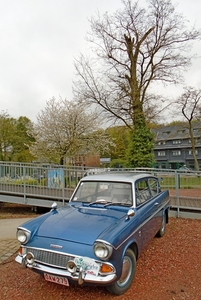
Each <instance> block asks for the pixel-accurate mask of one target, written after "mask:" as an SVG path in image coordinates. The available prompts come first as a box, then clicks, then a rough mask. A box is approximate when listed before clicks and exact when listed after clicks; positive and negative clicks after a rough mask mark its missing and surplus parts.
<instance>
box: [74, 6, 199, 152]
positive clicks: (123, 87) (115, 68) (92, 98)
mask: <svg viewBox="0 0 201 300" xmlns="http://www.w3.org/2000/svg"><path fill="white" fill-rule="evenodd" d="M122 2H123V5H124V6H123V9H122V10H118V11H116V12H115V13H114V14H113V15H111V16H110V15H109V14H108V13H106V14H104V15H103V17H102V18H101V17H100V16H99V15H97V17H96V18H92V19H91V20H90V25H91V33H89V34H88V37H87V39H88V41H89V42H90V43H91V45H92V50H93V53H94V55H93V56H92V57H90V58H87V57H85V56H84V55H81V57H80V58H79V59H77V60H76V62H75V68H76V71H77V74H78V78H79V80H78V82H76V85H75V87H74V91H75V95H76V97H77V99H78V98H79V99H80V101H83V102H85V103H88V104H92V103H95V104H97V105H99V106H100V107H101V108H102V109H103V111H104V112H105V114H106V115H107V116H110V117H111V118H112V119H113V120H119V121H121V122H123V123H124V124H125V125H126V126H128V127H129V128H130V129H131V130H135V128H136V127H139V126H140V127H142V126H143V127H146V118H145V117H146V116H145V105H147V103H146V102H147V101H149V99H150V97H149V95H148V90H149V88H150V87H151V86H152V85H153V83H158V82H162V83H164V84H171V83H173V84H176V83H179V82H181V81H182V71H183V70H186V68H187V67H189V65H190V62H191V58H192V57H191V56H190V55H189V53H190V46H191V44H192V43H191V42H192V41H194V40H196V39H198V38H199V37H200V32H199V31H197V30H196V29H195V28H190V29H189V30H188V29H187V28H186V22H185V19H184V18H183V17H182V16H181V15H180V14H178V13H176V11H175V7H174V6H173V5H172V4H171V1H170V0H150V1H149V7H148V8H147V9H144V8H141V7H139V5H138V2H136V3H135V2H133V1H131V0H124V1H122ZM151 98H152V99H153V97H151ZM155 100H156V101H157V102H156V103H158V102H159V100H160V97H159V98H158V99H156V98H155ZM150 105H151V104H150ZM157 107H159V111H160V109H161V105H159V104H158V105H157ZM157 107H155V109H156V108H157ZM150 150H151V149H147V151H148V152H149V151H150Z"/></svg>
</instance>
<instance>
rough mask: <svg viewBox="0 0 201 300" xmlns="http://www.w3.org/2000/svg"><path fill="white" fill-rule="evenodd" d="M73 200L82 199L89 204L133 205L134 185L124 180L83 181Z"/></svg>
mask: <svg viewBox="0 0 201 300" xmlns="http://www.w3.org/2000/svg"><path fill="white" fill-rule="evenodd" d="M71 201H81V202H85V203H88V204H89V205H93V204H96V203H97V204H98V203H102V204H104V205H109V204H112V205H114V204H116V205H118V204H120V205H125V206H131V205H132V187H131V184H130V183H124V182H107V181H105V182H102V181H101V182H100V181H83V182H81V183H80V185H79V187H78V189H77V191H76V193H75V194H74V196H73V199H72V200H71Z"/></svg>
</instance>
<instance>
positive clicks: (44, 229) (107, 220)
mask: <svg viewBox="0 0 201 300" xmlns="http://www.w3.org/2000/svg"><path fill="white" fill-rule="evenodd" d="M122 218H124V219H126V211H125V210H124V211H118V210H116V209H115V208H100V207H99V208H98V207H89V206H82V205H81V206H79V207H73V206H70V205H68V206H67V207H65V208H61V209H59V210H55V211H53V212H52V213H51V214H49V216H48V217H47V218H46V219H44V221H43V222H42V223H41V224H40V226H39V227H38V230H37V232H36V234H35V235H37V236H41V237H49V238H53V239H62V240H68V241H71V242H78V243H84V244H90V245H91V244H93V243H94V241H95V240H96V239H98V238H100V237H101V238H104V235H106V233H107V231H110V232H111V227H116V226H117V223H119V222H121V219H122Z"/></svg>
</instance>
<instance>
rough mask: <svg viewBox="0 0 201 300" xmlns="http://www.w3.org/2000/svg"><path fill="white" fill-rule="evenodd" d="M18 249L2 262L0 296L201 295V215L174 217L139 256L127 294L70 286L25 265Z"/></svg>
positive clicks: (173, 299) (26, 299)
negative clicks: (17, 258)
mask: <svg viewBox="0 0 201 300" xmlns="http://www.w3.org/2000/svg"><path fill="white" fill-rule="evenodd" d="M15 256H16V254H15V255H13V256H11V257H10V258H9V259H7V260H6V261H4V262H3V263H1V264H0V286H1V289H0V299H2V300H3V299H9V300H10V299H15V300H22V299H23V300H35V299H40V300H41V299H48V300H55V299H57V300H65V299H66V300H67V299H71V300H75V299H76V300H79V299H82V300H88V299H92V300H95V299H96V300H100V299H101V300H102V299H107V300H110V299H121V300H131V299H132V300H134V299H135V300H179V299H189V300H200V299H201V284H200V283H201V221H200V220H190V219H176V218H170V223H169V224H168V225H167V227H166V234H165V236H164V237H163V238H155V239H154V240H153V241H152V242H151V243H150V244H149V246H148V248H147V250H146V251H144V253H143V254H142V255H141V257H140V258H139V260H138V262H137V271H136V277H135V280H134V282H133V284H132V287H131V288H130V290H129V291H127V292H126V293H125V294H124V295H121V296H118V297H117V296H114V295H111V294H109V293H108V292H107V291H106V290H105V289H104V288H103V287H87V286H85V287H84V286H83V287H82V286H70V287H64V286H61V285H57V284H54V283H50V282H47V281H45V280H44V279H43V277H42V276H40V275H38V274H36V273H34V272H32V271H30V270H28V269H22V268H21V267H20V265H18V264H17V263H16V262H15V261H14V258H15Z"/></svg>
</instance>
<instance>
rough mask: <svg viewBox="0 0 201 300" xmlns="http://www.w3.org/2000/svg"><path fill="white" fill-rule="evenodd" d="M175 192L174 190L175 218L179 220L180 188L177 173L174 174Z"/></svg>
mask: <svg viewBox="0 0 201 300" xmlns="http://www.w3.org/2000/svg"><path fill="white" fill-rule="evenodd" d="M175 185H176V186H175V190H176V203H177V218H179V211H180V207H179V206H180V201H179V188H180V176H179V174H178V172H177V171H176V172H175Z"/></svg>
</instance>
